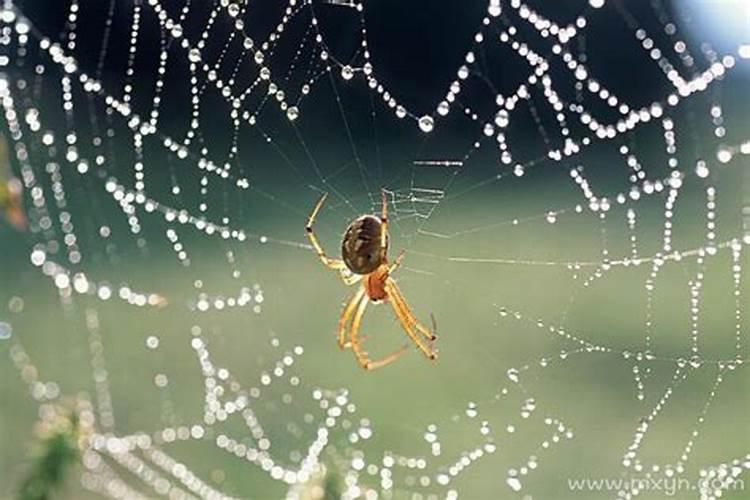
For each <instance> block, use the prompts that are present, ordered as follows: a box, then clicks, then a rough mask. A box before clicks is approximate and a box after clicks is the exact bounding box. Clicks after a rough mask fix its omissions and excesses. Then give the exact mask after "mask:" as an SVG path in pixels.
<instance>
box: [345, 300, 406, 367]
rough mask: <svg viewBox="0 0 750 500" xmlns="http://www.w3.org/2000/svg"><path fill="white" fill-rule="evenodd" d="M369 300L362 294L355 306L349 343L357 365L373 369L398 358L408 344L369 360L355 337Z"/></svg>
mask: <svg viewBox="0 0 750 500" xmlns="http://www.w3.org/2000/svg"><path fill="white" fill-rule="evenodd" d="M369 302H370V299H369V298H368V297H367V296H364V297H363V298H362V300H361V301H360V302H359V307H357V312H356V313H355V314H354V319H353V320H352V329H351V331H350V332H349V342H350V343H351V346H352V350H353V351H354V355H355V356H356V357H357V362H358V363H359V366H361V367H362V368H364V369H365V370H375V369H376V368H380V367H383V366H385V365H387V364H390V363H392V362H394V361H396V359H398V358H399V357H400V356H401V355H402V354H404V353H405V352H406V350H407V349H408V347H409V346H406V345H405V346H402V347H401V348H400V349H398V350H396V351H394V352H392V353H391V354H389V355H388V356H386V357H384V358H382V359H379V360H376V361H371V360H370V358H369V357H368V356H367V352H365V350H364V349H362V344H360V341H359V338H358V337H357V334H358V333H359V325H360V323H361V322H362V315H363V314H364V313H365V309H366V308H367V304H368V303H369Z"/></svg>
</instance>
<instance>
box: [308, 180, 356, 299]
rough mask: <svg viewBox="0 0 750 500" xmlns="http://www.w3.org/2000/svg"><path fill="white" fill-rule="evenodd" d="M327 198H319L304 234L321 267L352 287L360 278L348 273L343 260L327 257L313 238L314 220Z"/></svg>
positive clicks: (324, 194) (326, 195)
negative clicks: (337, 273)
mask: <svg viewBox="0 0 750 500" xmlns="http://www.w3.org/2000/svg"><path fill="white" fill-rule="evenodd" d="M327 197H328V193H323V196H321V197H320V199H319V200H318V203H316V204H315V208H313V211H312V213H311V214H310V217H308V218H307V224H306V225H305V234H307V238H308V239H309V240H310V244H311V245H312V246H313V248H314V249H315V253H317V254H318V257H319V258H320V261H321V262H322V263H323V265H324V266H326V267H328V268H329V269H334V270H336V271H338V272H339V276H340V277H341V281H343V282H344V284H345V285H353V284H354V283H357V282H358V281H359V280H361V279H362V277H361V276H360V275H357V274H354V273H352V272H351V271H349V268H347V267H346V264H344V261H343V260H341V259H332V258H331V257H328V256H327V255H326V253H325V251H324V250H323V247H322V246H321V245H320V242H319V241H318V238H317V236H315V232H314V231H313V224H314V223H315V218H316V217H317V216H318V212H319V211H320V209H321V207H323V203H324V202H325V201H326V198H327Z"/></svg>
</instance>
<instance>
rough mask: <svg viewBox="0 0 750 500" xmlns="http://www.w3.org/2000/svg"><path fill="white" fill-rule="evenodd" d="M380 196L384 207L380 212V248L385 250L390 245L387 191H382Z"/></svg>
mask: <svg viewBox="0 0 750 500" xmlns="http://www.w3.org/2000/svg"><path fill="white" fill-rule="evenodd" d="M380 196H381V197H382V200H383V206H382V208H381V210H380V221H381V222H382V226H381V230H380V248H383V249H385V247H386V245H388V200H387V198H386V196H385V189H381V190H380Z"/></svg>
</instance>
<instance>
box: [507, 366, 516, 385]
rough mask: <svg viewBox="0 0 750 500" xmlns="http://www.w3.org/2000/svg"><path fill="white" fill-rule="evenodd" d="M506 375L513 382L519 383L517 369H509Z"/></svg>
mask: <svg viewBox="0 0 750 500" xmlns="http://www.w3.org/2000/svg"><path fill="white" fill-rule="evenodd" d="M506 375H508V378H509V379H510V380H511V382H515V383H518V370H517V369H515V368H509V369H508V371H507V372H506Z"/></svg>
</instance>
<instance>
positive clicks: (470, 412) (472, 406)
mask: <svg viewBox="0 0 750 500" xmlns="http://www.w3.org/2000/svg"><path fill="white" fill-rule="evenodd" d="M477 413H478V412H477V405H476V403H473V402H470V403H469V406H468V407H467V408H466V416H468V417H469V418H474V417H476V416H477Z"/></svg>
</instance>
